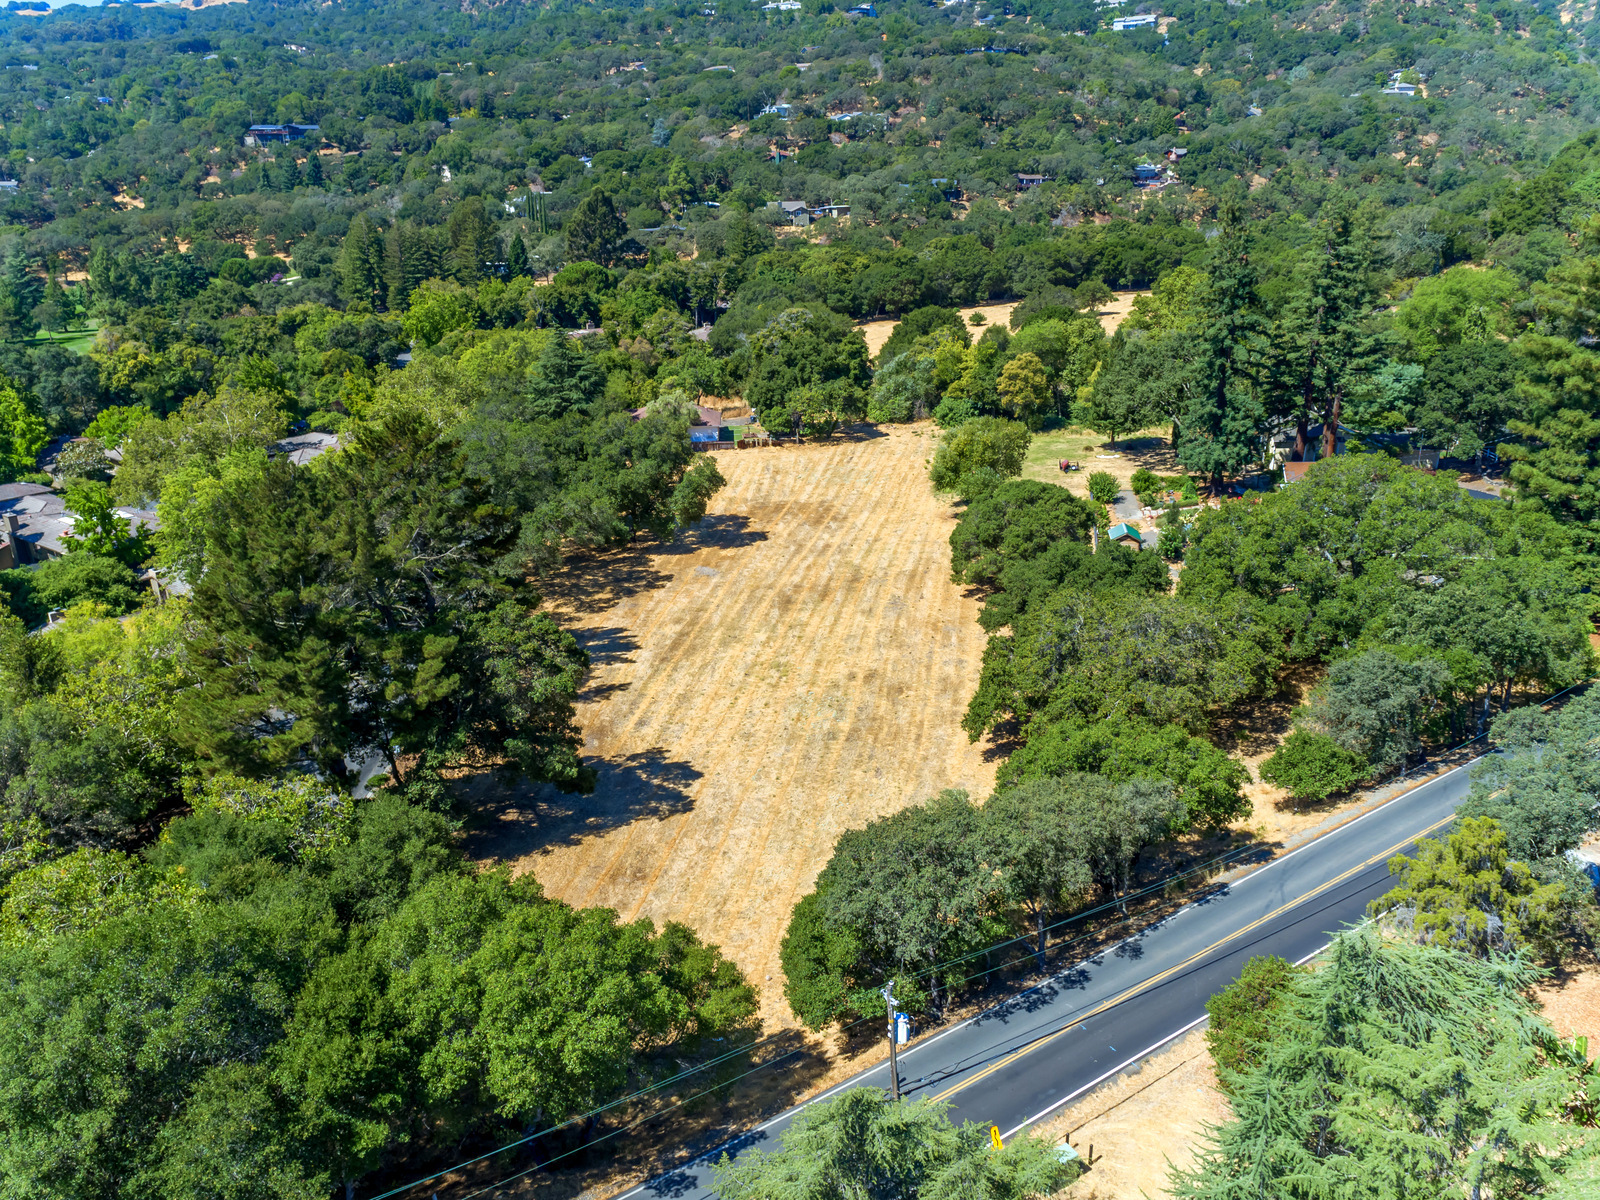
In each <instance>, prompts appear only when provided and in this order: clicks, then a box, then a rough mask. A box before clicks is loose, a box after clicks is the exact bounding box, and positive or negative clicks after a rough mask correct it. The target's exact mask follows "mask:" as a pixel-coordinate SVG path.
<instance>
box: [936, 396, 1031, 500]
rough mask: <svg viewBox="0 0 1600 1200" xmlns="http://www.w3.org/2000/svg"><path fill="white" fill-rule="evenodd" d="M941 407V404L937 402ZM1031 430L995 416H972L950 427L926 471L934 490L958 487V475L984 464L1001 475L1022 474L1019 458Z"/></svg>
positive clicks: (950, 490)
mask: <svg viewBox="0 0 1600 1200" xmlns="http://www.w3.org/2000/svg"><path fill="white" fill-rule="evenodd" d="M941 407H942V406H941ZM1032 440H1033V434H1031V433H1029V432H1028V427H1027V426H1026V425H1023V424H1021V423H1020V422H1017V421H1003V420H1001V419H1000V418H999V417H975V418H973V419H972V420H970V421H967V422H966V423H964V424H962V425H960V426H958V427H956V428H955V429H952V430H950V431H949V432H947V433H946V434H945V435H944V439H943V441H941V442H940V444H939V450H938V453H936V454H935V455H934V456H933V467H932V468H931V470H930V472H929V474H930V476H931V478H932V480H933V487H934V490H935V491H939V492H953V491H956V490H958V489H959V488H960V487H961V480H962V477H963V476H965V475H967V474H969V473H971V472H973V471H976V470H978V469H979V468H981V467H987V468H989V469H990V470H992V471H994V472H996V473H997V474H998V475H999V476H1000V477H1001V478H1002V479H1015V478H1016V477H1017V476H1018V475H1021V474H1022V463H1023V459H1024V458H1026V456H1027V453H1028V443H1029V442H1031V441H1032Z"/></svg>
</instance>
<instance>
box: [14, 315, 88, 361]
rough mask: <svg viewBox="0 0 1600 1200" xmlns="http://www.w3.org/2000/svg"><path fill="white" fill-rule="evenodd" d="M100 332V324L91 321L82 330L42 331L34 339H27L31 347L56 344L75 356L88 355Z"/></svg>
mask: <svg viewBox="0 0 1600 1200" xmlns="http://www.w3.org/2000/svg"><path fill="white" fill-rule="evenodd" d="M99 331H100V322H98V321H90V322H88V323H87V324H86V326H85V328H82V329H69V330H67V331H66V332H65V333H46V332H45V331H44V330H42V329H41V330H40V331H39V332H38V333H37V334H35V335H34V336H33V337H31V338H29V339H27V343H28V345H30V346H47V345H49V344H50V343H52V342H54V343H55V344H56V345H57V346H60V347H62V348H63V349H65V350H70V351H72V352H73V353H74V354H87V353H88V352H89V347H90V346H92V345H94V338H95V334H97V333H98V332H99Z"/></svg>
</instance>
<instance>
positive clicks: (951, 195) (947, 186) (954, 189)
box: [928, 179, 961, 204]
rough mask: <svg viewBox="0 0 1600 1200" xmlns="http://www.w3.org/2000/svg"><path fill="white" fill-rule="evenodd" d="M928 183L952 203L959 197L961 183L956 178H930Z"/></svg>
mask: <svg viewBox="0 0 1600 1200" xmlns="http://www.w3.org/2000/svg"><path fill="white" fill-rule="evenodd" d="M928 183H929V184H930V185H931V186H932V187H933V188H934V189H936V190H937V191H938V193H939V194H940V195H941V196H943V197H944V198H945V199H946V200H948V201H950V203H951V204H954V203H955V202H956V201H957V200H960V199H961V184H960V181H959V180H956V179H930V180H928Z"/></svg>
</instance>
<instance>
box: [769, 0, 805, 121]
mask: <svg viewBox="0 0 1600 1200" xmlns="http://www.w3.org/2000/svg"><path fill="white" fill-rule="evenodd" d="M789 2H790V3H793V0H789ZM765 7H767V8H774V7H782V6H781V5H772V4H768V5H766V6H765ZM794 7H795V8H799V7H800V6H799V5H798V4H795V5H794ZM793 113H794V105H792V104H769V105H767V106H766V107H765V108H763V109H762V110H761V115H762V116H763V117H767V116H772V117H780V118H782V119H783V120H785V121H787V120H788V119H789V118H790V116H791V115H792V114H793Z"/></svg>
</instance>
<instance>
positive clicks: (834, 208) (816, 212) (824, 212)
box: [811, 204, 850, 217]
mask: <svg viewBox="0 0 1600 1200" xmlns="http://www.w3.org/2000/svg"><path fill="white" fill-rule="evenodd" d="M811 215H812V216H814V217H848V216H849V215H850V206H849V205H848V204H819V205H817V206H816V207H815V208H813V209H812V210H811Z"/></svg>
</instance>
